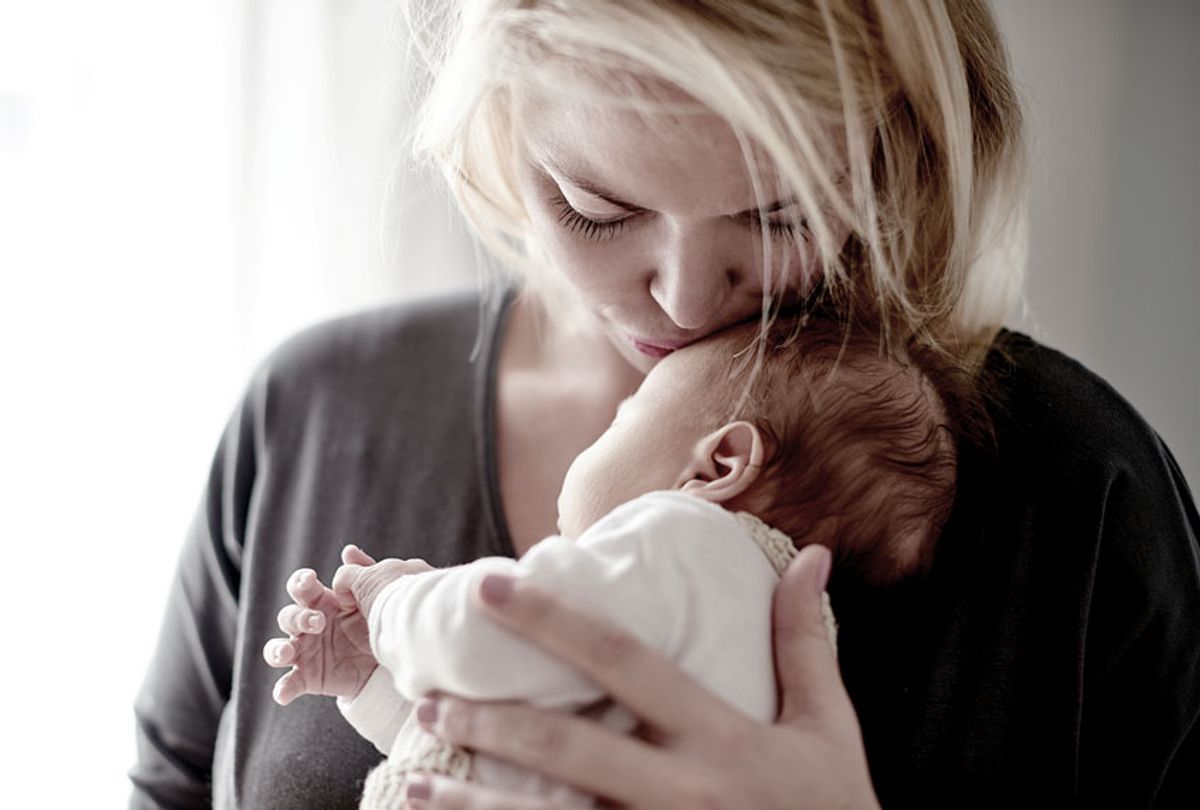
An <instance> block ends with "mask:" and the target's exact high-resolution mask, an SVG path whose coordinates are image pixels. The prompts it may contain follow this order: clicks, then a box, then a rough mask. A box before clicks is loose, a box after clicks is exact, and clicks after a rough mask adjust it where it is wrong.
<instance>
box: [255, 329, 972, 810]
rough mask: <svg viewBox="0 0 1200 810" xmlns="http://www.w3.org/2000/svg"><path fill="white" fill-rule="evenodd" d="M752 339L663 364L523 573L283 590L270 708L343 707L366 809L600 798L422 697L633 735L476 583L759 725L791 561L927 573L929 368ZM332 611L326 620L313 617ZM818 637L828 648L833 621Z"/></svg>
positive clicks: (471, 571)
mask: <svg viewBox="0 0 1200 810" xmlns="http://www.w3.org/2000/svg"><path fill="white" fill-rule="evenodd" d="M758 335H759V325H758V324H746V325H741V326H738V327H733V328H731V329H729V330H726V331H724V332H721V333H719V334H717V335H714V336H711V337H709V338H707V339H705V340H703V341H700V342H698V343H694V344H691V345H689V346H687V347H684V348H682V349H680V350H678V351H676V352H674V353H672V354H671V355H669V356H668V357H666V358H664V359H663V360H662V361H660V363H659V364H658V365H657V366H656V367H655V368H654V369H653V370H652V371H651V372H650V373H649V374H648V375H647V376H646V378H645V380H644V381H643V383H642V385H641V386H640V387H639V388H638V390H637V392H636V393H635V394H634V395H633V396H631V397H630V398H628V399H627V400H625V401H624V402H623V403H621V405H620V407H619V408H618V410H617V414H616V417H615V418H614V420H613V422H612V424H611V425H610V426H609V428H608V429H607V430H606V431H605V432H604V433H603V434H602V435H601V436H600V438H599V439H597V440H596V442H595V443H594V444H593V445H591V446H590V447H589V448H587V449H586V450H584V451H583V452H582V453H581V454H580V455H579V456H578V458H576V459H575V461H574V462H573V463H572V465H571V467H570V469H569V470H568V472H567V475H566V478H565V480H564V482H563V487H562V491H561V493H560V495H559V499H558V510H559V521H558V528H559V531H560V534H559V535H556V536H553V537H549V538H546V539H545V540H542V541H541V542H539V543H538V544H537V545H535V546H534V547H533V548H532V549H531V550H530V551H529V552H528V553H527V554H526V555H525V556H524V557H522V558H521V559H519V560H513V559H510V558H503V557H491V558H484V559H480V560H476V561H475V562H472V563H470V564H467V565H461V566H455V567H451V568H442V569H432V568H430V567H429V566H428V565H426V564H425V563H424V562H422V561H419V560H409V561H400V560H388V561H383V562H381V563H375V562H374V561H373V560H371V559H370V558H369V557H367V556H366V555H365V554H364V553H362V552H361V551H358V550H357V549H356V548H354V547H348V548H347V550H346V551H345V552H344V553H343V560H344V562H345V563H346V564H345V565H343V566H342V568H340V569H339V570H338V573H337V575H336V576H335V577H334V582H333V589H332V590H330V589H327V588H325V586H323V585H321V584H320V583H319V582H318V581H317V580H316V577H315V575H314V574H313V572H312V571H310V570H306V569H305V570H301V571H298V572H296V574H294V575H293V577H292V579H291V580H290V582H289V591H290V592H291V593H292V595H293V597H294V598H295V599H296V601H297V605H295V606H292V607H291V608H290V609H285V611H284V612H282V613H281V617H280V627H281V628H282V629H283V630H284V631H285V632H287V633H288V634H289V638H288V639H287V640H283V639H273V640H272V641H270V642H268V644H267V646H266V647H265V649H264V655H265V657H266V659H267V661H268V663H270V664H271V665H273V666H278V667H288V666H290V667H292V669H291V671H290V672H289V673H287V674H285V675H284V676H283V677H282V678H280V680H279V682H278V684H277V686H276V690H275V694H276V699H277V700H279V701H280V702H281V703H286V702H288V701H290V700H291V699H293V698H295V697H296V696H298V695H301V694H326V695H336V696H337V697H338V698H339V707H340V708H341V709H342V711H343V714H344V715H345V716H346V718H347V719H348V720H349V721H350V722H351V723H352V724H353V725H354V726H355V728H356V729H358V730H359V732H360V733H361V734H363V736H364V737H366V738H367V739H369V740H371V741H372V742H373V743H374V744H375V745H376V746H377V747H378V748H379V749H380V750H381V751H383V752H384V753H387V754H388V759H387V760H386V761H385V762H384V763H382V764H381V765H380V766H379V767H378V768H376V769H375V770H374V771H373V772H372V773H371V775H370V776H369V777H368V780H367V784H366V788H365V791H364V796H363V803H362V806H363V807H364V808H399V807H402V806H403V805H404V801H405V799H404V790H403V788H404V783H405V778H406V775H407V774H410V773H413V772H416V771H432V772H439V773H446V774H450V775H453V776H456V777H459V778H467V779H472V780H477V781H479V782H482V783H486V784H490V785H493V786H496V787H503V788H506V789H510V790H512V789H518V790H525V791H529V792H534V793H537V794H541V795H545V796H548V797H551V798H553V799H554V800H556V801H558V802H562V803H568V804H577V805H582V806H591V805H592V804H593V803H594V802H593V800H592V797H590V796H587V795H584V794H581V793H579V792H577V791H575V790H574V789H572V788H570V787H568V786H566V785H562V784H558V783H553V782H551V781H549V780H547V779H545V778H544V777H542V776H540V775H537V774H534V773H531V772H528V771H525V770H523V769H520V768H517V767H515V766H512V765H509V764H507V763H504V762H501V761H499V760H496V759H493V758H490V757H487V756H484V755H472V754H469V753H468V752H466V751H463V750H461V749H457V748H454V747H452V746H449V745H447V744H445V743H442V742H441V741H440V740H438V739H437V738H436V737H434V736H433V735H431V734H429V733H428V732H426V731H425V730H424V729H423V728H422V727H421V725H420V724H419V722H418V718H417V717H415V713H413V712H412V711H411V708H412V705H413V702H414V701H416V700H418V699H420V698H421V697H422V696H424V695H426V694H428V693H430V692H446V693H451V694H455V695H458V696H461V697H464V698H469V699H475V700H520V701H528V702H531V703H535V704H538V705H542V706H547V707H557V708H568V709H572V710H576V711H587V712H588V713H590V714H592V715H593V716H595V717H597V719H598V720H599V721H600V722H603V723H605V724H607V725H609V726H611V727H613V728H616V729H618V730H620V731H622V732H628V731H631V730H632V729H633V727H634V726H635V725H636V720H635V718H634V717H633V716H632V715H630V714H629V713H628V712H627V711H625V710H624V709H623V708H621V707H620V706H617V705H614V704H612V703H610V702H608V701H607V700H606V699H605V695H604V694H602V693H601V692H600V691H599V690H598V688H597V687H596V686H595V685H594V684H593V683H591V682H590V681H588V680H587V679H585V678H583V677H582V676H580V675H579V674H578V673H577V672H575V671H574V670H572V669H571V668H570V667H569V666H566V665H565V664H563V663H562V662H561V661H559V660H558V659H556V658H553V657H551V656H549V655H548V654H546V653H544V652H542V651H541V650H540V649H538V648H536V647H534V646H533V645H531V644H529V643H528V642H525V641H524V640H522V639H520V638H518V637H516V636H514V635H512V634H510V633H509V632H508V631H506V630H504V629H502V628H500V627H499V626H498V625H496V624H494V623H493V622H491V621H490V620H489V619H487V618H486V617H485V616H484V615H483V614H482V612H481V611H480V610H479V609H478V608H477V605H476V600H477V599H478V590H479V588H480V584H481V580H483V578H484V577H485V576H487V575H488V574H492V573H498V574H505V575H508V576H515V577H521V578H523V579H526V580H529V581H532V582H534V583H536V584H538V585H539V586H541V587H543V588H546V589H548V590H552V591H555V592H558V593H561V594H563V595H566V596H569V597H570V598H571V599H573V600H574V601H576V602H577V603H578V604H579V605H580V606H581V607H583V608H585V609H587V610H589V611H592V612H594V613H596V614H599V615H603V616H605V617H607V618H608V619H610V620H611V621H613V622H615V623H616V624H617V625H619V626H621V627H623V628H625V629H627V630H629V631H630V632H632V633H633V634H634V635H635V636H636V637H637V638H638V639H640V640H641V641H642V642H644V643H646V644H647V645H649V646H651V647H653V648H655V649H658V650H660V651H662V652H664V653H665V654H667V655H668V656H669V657H671V658H672V659H673V660H674V661H676V662H677V663H678V664H679V665H680V666H681V667H682V668H683V669H684V670H686V671H687V672H688V673H689V674H690V675H691V676H692V677H694V678H695V679H696V680H697V681H699V682H700V683H701V684H702V685H703V686H705V687H706V688H708V689H709V690H711V691H712V692H714V693H716V694H718V695H720V696H722V697H723V698H724V699H725V700H726V701H728V702H729V703H730V704H731V705H733V706H734V707H736V708H738V709H739V710H741V711H743V712H745V713H746V714H747V715H750V716H751V717H754V718H756V719H759V720H763V721H771V720H774V718H775V715H776V711H777V706H776V685H775V681H774V667H773V659H772V650H771V602H772V594H773V591H774V588H775V585H776V583H777V582H778V579H779V577H780V575H781V574H782V572H783V570H784V568H785V567H786V566H787V564H788V562H789V560H790V559H791V558H792V557H793V556H794V555H795V552H796V549H797V548H798V547H801V546H803V545H806V544H809V543H822V544H825V545H826V546H828V547H829V548H830V549H831V550H832V552H833V555H834V567H835V570H838V571H839V572H840V573H843V574H847V575H849V576H854V577H857V578H860V579H861V580H863V581H866V582H870V583H873V584H886V583H888V582H892V581H895V580H897V579H899V578H902V577H905V576H909V575H911V574H914V573H917V572H919V571H921V570H922V569H924V568H925V566H926V564H927V561H928V560H929V559H930V556H931V551H932V546H933V544H934V542H935V540H936V537H937V534H938V532H939V531H940V528H941V525H942V523H943V522H944V520H945V518H946V516H947V515H948V513H949V509H950V506H951V504H952V501H953V496H954V481H955V464H956V454H955V443H954V440H953V438H952V434H951V431H950V430H949V428H948V425H947V419H946V416H945V409H944V407H943V405H942V401H941V399H939V397H938V395H937V393H936V392H935V388H934V386H933V385H932V383H931V382H930V379H929V377H928V376H927V373H929V372H933V370H932V368H931V366H930V365H929V364H928V363H926V364H925V367H924V368H923V369H919V368H918V366H917V364H915V363H913V362H912V361H909V360H904V359H893V358H886V357H882V356H880V354H879V350H878V342H877V340H875V339H873V338H872V337H871V336H868V335H858V334H846V333H845V332H844V331H843V330H842V327H841V326H838V325H833V324H827V323H824V322H821V321H812V322H809V323H807V324H804V325H803V326H802V327H801V326H800V325H799V324H798V323H797V322H796V321H784V320H780V321H777V322H776V323H774V324H773V325H772V327H771V328H770V329H769V330H768V333H767V334H766V335H765V336H764V337H763V338H762V340H761V341H759V340H758V339H757V338H758ZM923 362H924V361H923ZM933 373H940V372H933ZM331 599H336V600H338V601H337V603H336V604H337V605H338V606H339V607H338V608H337V609H336V610H329V609H324V610H322V609H317V607H319V606H320V605H322V604H324V605H325V606H326V608H328V605H330V604H334V603H333V602H331V601H330V600H331ZM321 600H324V602H322V601H321ZM828 626H829V630H830V640H831V642H832V641H833V640H834V628H833V621H832V616H831V615H829V617H828Z"/></svg>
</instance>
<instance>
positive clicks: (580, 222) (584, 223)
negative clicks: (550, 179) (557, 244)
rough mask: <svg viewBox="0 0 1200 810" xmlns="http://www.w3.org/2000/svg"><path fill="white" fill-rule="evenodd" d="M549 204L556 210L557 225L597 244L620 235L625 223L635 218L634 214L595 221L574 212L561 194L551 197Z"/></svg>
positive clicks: (573, 208) (572, 207)
mask: <svg viewBox="0 0 1200 810" xmlns="http://www.w3.org/2000/svg"><path fill="white" fill-rule="evenodd" d="M550 204H551V205H552V206H553V207H554V208H556V209H558V224H559V225H561V226H562V227H564V228H566V229H567V230H568V231H570V232H571V233H573V234H577V235H579V236H582V237H583V238H584V239H591V240H593V241H597V242H598V241H600V240H601V239H606V238H608V237H611V236H615V235H616V234H618V233H620V232H621V230H622V229H623V228H624V227H625V222H626V221H627V220H629V219H630V217H633V216H635V215H634V214H628V215H626V216H623V217H621V218H619V219H610V220H603V221H601V220H595V219H592V218H591V217H588V216H585V215H583V214H581V213H580V212H579V211H577V210H575V207H574V206H573V205H571V203H569V202H567V198H566V197H564V196H563V195H562V194H561V193H559V194H555V195H554V196H553V197H551V198H550Z"/></svg>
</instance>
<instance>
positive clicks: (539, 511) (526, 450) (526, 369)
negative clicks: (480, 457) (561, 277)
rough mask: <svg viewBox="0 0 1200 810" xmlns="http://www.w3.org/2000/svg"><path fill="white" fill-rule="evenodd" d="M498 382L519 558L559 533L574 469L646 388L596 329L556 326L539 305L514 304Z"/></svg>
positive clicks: (502, 466) (509, 509)
mask: <svg viewBox="0 0 1200 810" xmlns="http://www.w3.org/2000/svg"><path fill="white" fill-rule="evenodd" d="M512 307H513V308H512V310H511V312H510V315H509V318H508V326H507V329H506V330H505V333H504V335H503V336H502V338H501V347H500V358H499V366H498V374H497V383H496V387H497V390H496V403H497V407H496V426H495V428H496V447H497V453H496V455H497V465H498V475H499V479H500V496H501V500H502V502H503V504H504V511H505V518H506V520H507V523H508V530H509V535H510V536H511V538H512V541H513V546H514V548H515V549H516V552H517V556H521V555H522V554H523V553H524V552H525V551H527V550H528V549H529V548H530V547H531V546H532V545H533V544H534V543H536V542H537V541H538V540H540V539H542V538H543V537H546V536H548V535H550V534H554V533H555V532H556V530H557V527H556V523H557V514H558V510H557V498H558V492H559V489H560V488H561V486H562V480H563V477H564V476H565V474H566V471H567V467H569V466H570V464H571V462H572V461H573V460H574V459H575V456H577V455H578V454H579V452H580V451H582V450H583V449H584V448H585V447H587V446H588V445H590V444H591V443H592V442H593V441H595V440H596V438H597V437H598V436H599V435H600V434H601V433H603V432H604V430H605V428H607V427H608V425H609V423H610V422H611V421H612V417H613V414H614V413H615V412H616V407H617V404H618V403H619V402H620V401H621V400H622V399H624V398H625V397H627V396H629V395H630V394H631V393H633V391H634V390H635V389H636V388H637V386H638V384H639V383H640V382H641V376H642V375H641V374H640V373H639V372H638V371H637V370H636V369H634V368H633V367H632V366H630V365H629V364H628V363H627V362H626V361H625V360H624V358H622V357H621V355H620V353H619V352H618V351H617V350H616V348H615V347H614V346H613V345H612V343H611V342H610V341H609V339H608V338H607V336H606V335H605V334H604V333H603V332H602V331H601V330H600V328H599V327H598V326H597V325H595V324H588V323H572V324H565V323H560V322H557V321H556V320H555V319H554V318H551V317H547V316H546V314H545V313H544V312H543V311H542V307H541V305H540V303H539V302H538V301H536V300H535V299H533V298H532V297H530V296H528V295H522V296H521V297H519V298H518V299H517V300H516V301H514V302H513V305H512Z"/></svg>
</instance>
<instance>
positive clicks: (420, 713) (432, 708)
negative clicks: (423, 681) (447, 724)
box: [417, 698, 438, 726]
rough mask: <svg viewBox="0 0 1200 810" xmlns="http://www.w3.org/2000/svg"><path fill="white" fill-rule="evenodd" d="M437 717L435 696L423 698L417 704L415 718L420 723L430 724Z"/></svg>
mask: <svg viewBox="0 0 1200 810" xmlns="http://www.w3.org/2000/svg"><path fill="white" fill-rule="evenodd" d="M437 718H438V701H437V698H425V699H424V700H423V701H421V702H420V703H419V704H417V719H418V720H420V721H421V723H422V725H426V726H431V725H433V724H434V723H436V722H437Z"/></svg>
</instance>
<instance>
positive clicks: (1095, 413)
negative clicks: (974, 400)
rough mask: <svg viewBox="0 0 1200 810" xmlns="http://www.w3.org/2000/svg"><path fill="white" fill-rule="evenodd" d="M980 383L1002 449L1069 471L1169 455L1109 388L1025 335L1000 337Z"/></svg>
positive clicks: (1152, 460)
mask: <svg viewBox="0 0 1200 810" xmlns="http://www.w3.org/2000/svg"><path fill="white" fill-rule="evenodd" d="M985 379H986V380H987V387H988V391H987V393H988V396H989V398H990V400H991V401H992V405H993V418H994V420H995V423H996V428H997V435H998V439H999V441H1000V444H1001V448H1000V449H1001V451H1002V452H1004V451H1005V450H1008V451H1014V450H1016V451H1021V450H1023V451H1026V452H1028V453H1032V454H1034V455H1036V457H1038V458H1041V459H1043V460H1044V461H1045V462H1046V463H1061V464H1065V465H1068V466H1074V465H1076V464H1078V465H1096V464H1101V465H1106V466H1107V465H1113V464H1123V463H1132V464H1134V465H1135V466H1141V465H1144V464H1155V465H1156V466H1157V465H1159V464H1161V463H1162V462H1163V461H1164V456H1167V457H1169V452H1168V451H1167V450H1166V447H1165V446H1164V444H1163V442H1162V440H1161V439H1160V438H1159V436H1158V434H1157V433H1156V432H1155V431H1154V429H1153V428H1152V427H1151V426H1150V425H1149V424H1148V423H1147V422H1146V420H1145V419H1144V418H1143V417H1142V415H1141V414H1140V413H1138V411H1137V409H1136V408H1134V406H1133V405H1132V404H1130V402H1129V401H1128V400H1127V399H1126V398H1125V397H1124V396H1122V395H1121V394H1120V393H1119V392H1118V391H1117V390H1116V389H1115V388H1114V387H1113V386H1112V385H1111V384H1109V383H1108V382H1107V381H1106V380H1104V379H1103V378H1102V377H1100V376H1099V375H1098V374H1096V373H1095V372H1093V371H1091V370H1090V369H1088V368H1087V367H1086V366H1084V365H1083V364H1082V363H1080V362H1079V361H1078V360H1075V359H1074V358H1072V357H1070V356H1068V355H1066V354H1064V353H1063V352H1061V351H1058V350H1056V349H1052V348H1050V347H1049V346H1046V345H1044V344H1042V343H1040V342H1038V341H1037V340H1034V339H1033V338H1031V337H1029V336H1028V335H1025V334H1022V333H1020V332H1014V331H1004V332H1002V333H1001V335H1000V337H999V338H998V339H997V341H996V345H995V347H994V349H993V351H992V353H991V354H990V355H989V358H988V362H987V372H986V375H985ZM1172 463H1173V462H1172Z"/></svg>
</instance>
